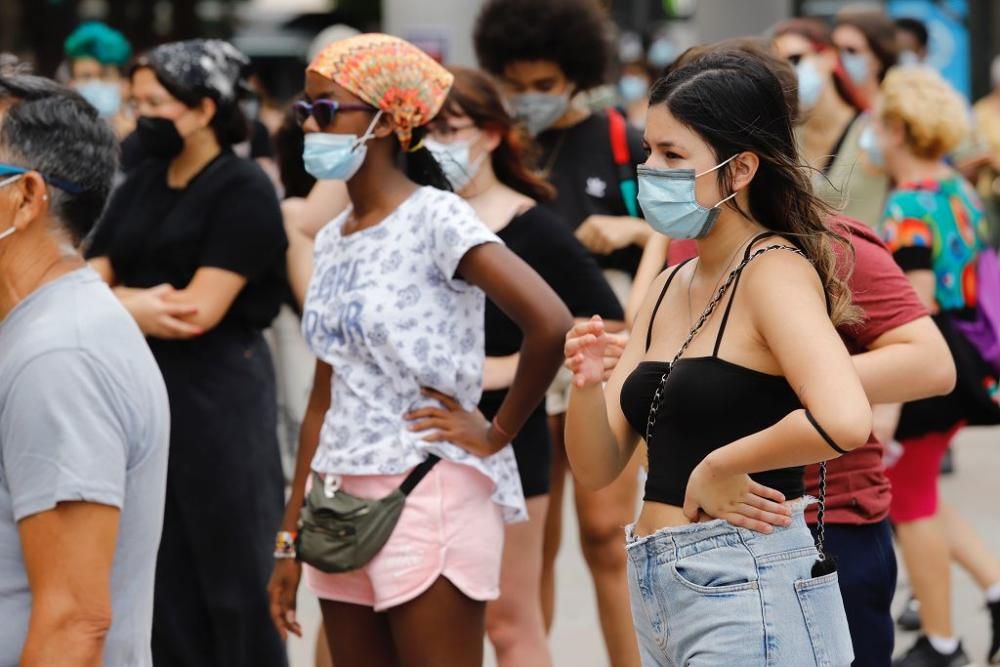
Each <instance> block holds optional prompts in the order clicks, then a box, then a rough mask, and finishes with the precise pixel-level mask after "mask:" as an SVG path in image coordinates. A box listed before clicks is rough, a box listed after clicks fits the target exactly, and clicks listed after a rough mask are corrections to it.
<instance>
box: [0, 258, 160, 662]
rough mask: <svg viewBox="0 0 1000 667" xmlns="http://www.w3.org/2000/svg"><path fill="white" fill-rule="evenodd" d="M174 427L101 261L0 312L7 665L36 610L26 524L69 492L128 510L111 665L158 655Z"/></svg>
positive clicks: (0, 657)
mask: <svg viewBox="0 0 1000 667" xmlns="http://www.w3.org/2000/svg"><path fill="white" fill-rule="evenodd" d="M169 431H170V412H169V408H168V403H167V392H166V387H165V386H164V384H163V378H162V376H161V375H160V370H159V368H158V367H157V365H156V361H155V360H154V359H153V355H152V354H151V353H150V351H149V347H148V346H147V345H146V341H145V339H144V338H143V335H142V332H141V331H140V330H139V328H138V327H137V326H136V324H135V322H134V321H133V319H132V318H131V317H130V316H129V314H128V312H126V311H125V309H124V308H123V307H122V306H121V304H119V302H118V300H117V299H116V298H115V296H114V295H113V294H112V293H111V290H110V289H108V287H107V286H105V285H104V283H103V282H101V280H100V278H99V277H98V276H97V274H96V273H94V272H93V271H91V270H90V269H81V270H78V271H74V272H72V273H69V274H67V275H65V276H62V277H60V278H58V279H56V280H54V281H52V282H50V283H48V284H46V285H44V286H43V287H42V288H40V289H39V290H37V291H36V292H34V293H33V294H31V295H30V296H29V297H28V298H27V299H25V300H24V301H22V302H21V303H20V304H19V305H18V306H17V307H16V308H15V309H14V310H13V311H12V312H11V313H10V314H9V315H8V316H7V317H6V319H4V320H3V321H0V619H2V620H0V667H11V666H13V665H16V664H17V662H18V658H19V657H20V654H21V650H22V648H23V646H24V639H25V636H26V634H27V629H28V618H29V615H30V613H31V590H30V589H29V587H28V579H27V576H26V575H25V569H24V560H23V558H22V552H21V543H20V538H19V535H18V531H17V522H18V521H20V520H21V519H24V518H26V517H28V516H31V515H33V514H37V513H39V512H45V511H47V510H51V509H53V508H54V507H55V506H56V504H57V503H60V502H66V501H85V502H92V503H99V504H102V505H111V506H114V507H117V508H119V509H121V518H120V524H119V531H118V544H117V545H116V546H115V556H114V564H113V566H112V572H111V605H112V625H111V631H110V632H109V634H108V636H107V640H106V642H105V648H104V664H105V665H108V666H111V665H113V666H114V667H134V666H140V667H145V666H147V665H151V664H152V657H151V655H150V634H151V627H152V620H153V578H154V574H155V570H156V552H157V549H158V547H159V543H160V531H161V529H162V526H163V502H164V494H165V490H166V475H167V448H168V441H169Z"/></svg>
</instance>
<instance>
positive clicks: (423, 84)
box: [308, 33, 454, 150]
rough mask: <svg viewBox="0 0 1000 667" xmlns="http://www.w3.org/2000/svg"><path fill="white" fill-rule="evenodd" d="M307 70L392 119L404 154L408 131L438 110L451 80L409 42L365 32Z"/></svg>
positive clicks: (340, 43)
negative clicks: (338, 86)
mask: <svg viewBox="0 0 1000 667" xmlns="http://www.w3.org/2000/svg"><path fill="white" fill-rule="evenodd" d="M308 71H310V72H316V73H317V74H319V75H320V76H322V77H324V78H326V79H330V80H331V81H333V82H334V83H336V84H338V85H341V86H343V87H344V88H346V89H347V90H349V91H351V92H352V93H353V94H355V95H357V96H358V97H360V98H361V99H362V100H364V101H365V102H367V103H368V104H371V105H372V106H373V107H376V108H378V109H381V110H382V111H383V112H384V113H386V114H388V115H389V116H391V117H392V119H393V121H395V124H396V136H397V137H398V138H399V143H400V144H401V145H402V147H403V150H408V149H409V148H410V138H411V136H412V133H413V128H415V127H420V126H421V125H425V124H427V123H428V122H430V120H431V119H432V118H434V116H436V115H437V112H438V111H439V110H440V109H441V105H443V104H444V101H445V98H447V96H448V91H449V90H450V89H451V82H452V81H453V80H454V77H453V76H452V75H451V73H450V72H449V71H448V70H446V69H445V68H444V67H442V66H441V65H439V64H438V63H437V62H435V61H434V59H433V58H431V57H430V56H428V55H427V54H426V53H424V52H423V51H421V50H420V49H418V48H417V47H415V46H413V45H412V44H410V43H409V42H407V41H405V40H402V39H399V38H398V37H392V36H391V35H382V34H378V33H370V34H364V35H355V36H354V37H349V38H347V39H342V40H339V41H336V42H334V43H333V44H331V45H329V46H328V47H326V48H325V49H323V50H322V51H320V53H319V55H318V56H316V58H315V59H314V60H313V61H312V63H310V65H309V68H308Z"/></svg>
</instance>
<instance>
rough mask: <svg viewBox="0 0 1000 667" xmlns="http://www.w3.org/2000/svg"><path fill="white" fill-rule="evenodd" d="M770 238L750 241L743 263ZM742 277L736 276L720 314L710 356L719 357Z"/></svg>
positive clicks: (762, 236)
mask: <svg viewBox="0 0 1000 667" xmlns="http://www.w3.org/2000/svg"><path fill="white" fill-rule="evenodd" d="M772 236H777V234H775V233H774V232H762V233H760V234H758V235H757V236H755V237H753V238H752V239H750V243H748V244H747V249H746V252H744V253H743V261H744V262H745V261H746V260H748V259H750V253H751V252H753V247H754V246H755V245H757V244H758V243H760V242H761V241H763V240H764V239H768V238H771V237H772ZM742 276H743V272H742V271H741V272H740V275H738V276H736V280H735V282H733V289H731V290H730V291H729V302H728V303H727V304H726V310H725V312H724V313H723V314H722V322H721V323H720V324H719V333H718V334H717V335H716V337H715V349H714V350H712V356H713V357H717V356H719V348H721V347H722V334H723V333H725V331H726V324H727V323H728V322H729V311H731V310H732V309H733V301H735V300H736V288H737V287H739V284H740V278H741V277H742Z"/></svg>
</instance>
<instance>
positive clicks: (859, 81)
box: [840, 51, 868, 86]
mask: <svg viewBox="0 0 1000 667" xmlns="http://www.w3.org/2000/svg"><path fill="white" fill-rule="evenodd" d="M840 62H842V63H843V64H844V71H846V72H847V76H849V77H851V81H853V82H854V85H856V86H863V85H864V84H865V83H867V82H868V60H867V59H866V58H865V56H864V54H861V53H849V52H847V51H841V52H840Z"/></svg>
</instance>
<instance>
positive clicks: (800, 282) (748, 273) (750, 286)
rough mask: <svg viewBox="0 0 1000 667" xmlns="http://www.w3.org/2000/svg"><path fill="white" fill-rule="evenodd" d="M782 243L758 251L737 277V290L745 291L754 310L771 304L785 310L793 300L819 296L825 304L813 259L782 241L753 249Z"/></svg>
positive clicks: (756, 249) (808, 299) (810, 298)
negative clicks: (769, 248) (776, 246)
mask: <svg viewBox="0 0 1000 667" xmlns="http://www.w3.org/2000/svg"><path fill="white" fill-rule="evenodd" d="M773 245H781V246H782V247H781V248H779V249H774V250H768V251H767V252H764V253H761V254H760V255H758V256H757V257H756V258H755V259H754V260H753V261H751V262H750V263H749V264H748V265H747V266H746V268H744V269H743V276H742V277H741V278H740V290H741V291H743V290H746V292H747V293H748V295H749V297H750V300H751V302H752V304H753V305H754V310H758V309H759V308H758V307H760V308H763V309H765V310H769V309H770V308H772V307H775V306H777V307H779V308H782V309H785V308H786V307H787V306H790V304H791V303H793V302H798V303H802V301H803V300H807V301H811V300H814V299H818V300H819V301H820V302H822V303H825V299H826V297H825V294H824V290H823V283H822V281H821V280H820V277H819V274H818V273H817V272H816V268H815V267H814V266H813V264H812V262H811V261H810V260H809V259H808V258H807V257H806V256H805V255H803V254H802V253H800V252H799V251H798V250H797V249H796V248H795V247H794V246H793V245H792V244H790V243H788V242H785V241H781V242H778V243H771V244H768V245H762V246H758V247H757V248H755V250H754V252H760V250H761V249H762V248H767V247H769V246H773Z"/></svg>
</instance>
